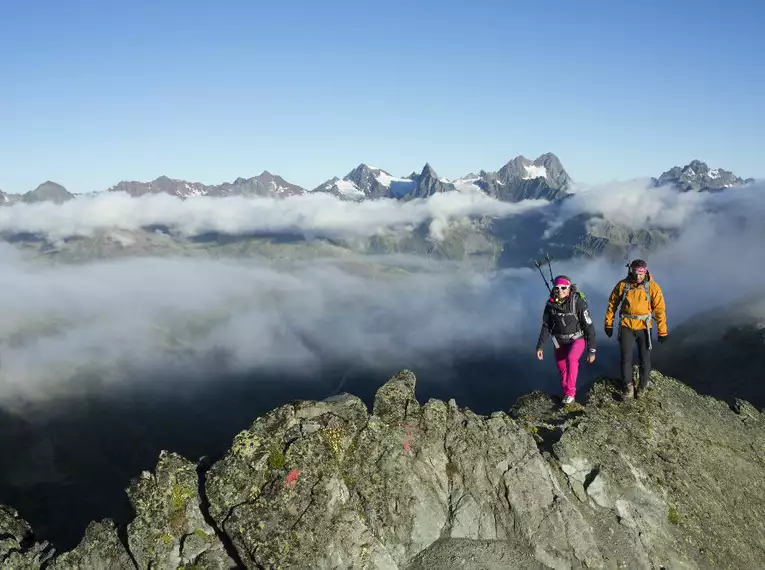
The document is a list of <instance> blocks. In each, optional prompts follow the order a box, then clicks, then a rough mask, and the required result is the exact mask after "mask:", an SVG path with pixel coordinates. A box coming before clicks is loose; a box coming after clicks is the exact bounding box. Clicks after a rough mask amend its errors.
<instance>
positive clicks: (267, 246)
mask: <svg viewBox="0 0 765 570" xmlns="http://www.w3.org/2000/svg"><path fill="white" fill-rule="evenodd" d="M749 182H752V179H751V178H750V179H743V178H741V177H739V176H736V175H735V174H733V173H732V172H730V171H727V170H724V169H721V168H714V169H713V168H710V167H709V166H707V164H705V163H703V162H701V161H698V160H694V161H692V162H690V163H689V164H687V165H686V166H684V167H679V166H676V167H673V168H671V169H669V170H667V171H666V172H664V173H662V174H661V175H660V176H659V177H658V178H651V183H652V184H653V185H654V186H670V187H672V188H674V189H675V190H677V191H678V192H719V191H723V190H725V189H726V188H730V187H732V186H735V185H741V184H747V183H749ZM572 186H573V181H572V179H571V177H570V176H569V174H568V173H567V172H566V170H565V168H564V167H563V165H562V164H561V162H560V160H559V159H558V157H557V156H555V155H554V154H552V153H546V154H543V155H541V156H539V157H538V158H537V159H535V160H530V159H528V158H525V157H523V156H518V157H516V158H514V159H512V160H510V161H509V162H508V163H507V164H505V165H504V166H502V167H501V168H500V169H499V170H497V171H491V172H488V171H485V170H481V171H480V172H479V173H478V174H473V173H471V174H468V175H466V176H463V177H461V178H459V179H456V180H449V179H446V178H442V177H439V176H438V174H437V173H436V172H435V170H434V169H433V167H432V166H431V165H430V164H426V165H425V166H424V167H423V169H422V170H421V171H420V173H419V174H418V173H416V172H413V173H412V174H410V175H409V176H404V177H397V176H393V175H392V174H391V173H390V172H388V171H386V170H383V169H381V168H378V167H375V166H370V165H367V164H361V165H359V166H358V167H356V168H354V169H353V170H351V171H350V172H349V173H348V174H346V175H345V176H344V177H343V178H337V177H335V178H332V179H330V180H327V181H326V182H324V183H323V184H320V185H319V186H318V187H316V188H314V189H312V190H307V189H305V188H302V187H300V186H297V185H295V184H291V183H290V182H288V181H286V180H285V179H284V178H282V177H280V176H277V175H274V174H271V173H270V172H268V171H265V172H263V173H261V174H260V175H258V176H253V177H251V178H237V179H235V180H234V181H233V182H224V183H222V184H218V185H206V184H202V183H199V182H189V181H185V180H177V179H173V178H169V177H167V176H161V177H159V178H157V179H156V180H153V181H151V182H138V181H122V182H119V183H118V184H115V185H114V186H111V187H110V188H108V189H106V190H103V191H101V192H98V193H96V194H100V193H109V192H125V193H127V194H128V195H130V196H133V197H140V196H144V195H148V194H155V195H157V194H163V195H170V196H175V197H178V198H180V199H182V200H187V199H194V198H196V197H199V196H209V197H217V198H223V197H226V196H244V197H254V196H270V197H275V198H286V197H290V196H300V195H309V194H314V193H327V194H330V195H332V196H335V197H337V198H338V199H340V200H343V201H357V202H358V201H364V200H376V199H380V198H392V199H395V200H399V201H409V200H414V199H418V198H420V199H421V198H426V197H429V196H433V195H435V194H440V193H445V192H461V193H468V194H476V195H485V196H490V197H493V198H496V199H498V200H501V201H504V202H520V201H522V200H525V199H541V200H546V201H548V202H549V203H550V207H551V208H553V210H552V211H555V209H556V208H557V207H558V206H560V205H563V204H565V203H566V202H567V200H569V199H571V198H573V196H574V194H573V193H572V191H573V188H572ZM75 198H77V195H75V194H73V193H71V192H69V191H68V190H66V188H64V187H63V186H61V185H60V184H57V183H55V182H51V181H47V182H45V183H43V184H41V185H40V186H38V187H37V188H36V189H34V190H32V191H30V192H27V193H25V194H15V195H14V194H7V195H3V194H0V200H2V201H3V202H4V203H5V205H11V206H12V205H13V204H16V203H37V202H46V201H47V202H53V203H56V204H61V203H64V202H66V201H69V200H72V199H75ZM550 212H551V210H550V209H549V208H542V209H532V210H531V211H528V212H526V213H524V214H522V215H517V216H512V217H510V218H502V217H499V218H494V217H491V216H488V217H473V218H471V219H470V220H469V221H468V222H467V223H463V224H456V225H452V226H450V227H449V228H448V230H447V231H445V233H444V236H443V238H442V239H440V240H437V241H434V240H432V239H430V236H429V230H428V226H429V224H427V223H425V224H420V225H419V226H417V227H415V228H413V229H412V230H411V231H406V232H386V233H385V234H381V235H373V236H371V237H369V238H366V239H355V240H352V241H348V240H340V239H334V238H333V239H329V238H326V237H322V236H321V235H317V236H313V237H311V239H308V238H306V236H303V235H298V234H299V232H297V233H296V234H295V236H292V237H290V238H289V239H285V236H273V235H258V236H245V235H239V236H233V235H217V234H206V235H204V236H195V237H192V238H189V237H184V236H183V235H179V234H177V233H176V232H174V231H173V230H172V228H166V229H164V230H163V229H158V228H154V227H150V228H144V230H124V229H119V230H118V229H116V228H115V229H112V230H108V231H107V230H103V231H98V232H95V233H94V234H93V235H90V236H80V237H77V238H71V239H66V240H64V241H63V242H62V241H58V242H55V243H53V242H51V240H49V239H47V238H46V237H45V236H35V235H30V234H24V233H21V234H20V233H18V232H15V233H14V232H10V233H9V231H5V232H3V235H2V237H3V238H4V239H5V240H7V241H9V242H12V243H14V244H15V245H16V246H17V247H21V248H23V249H25V250H27V251H28V252H31V253H32V254H42V255H43V256H45V257H49V258H56V259H59V260H61V261H66V260H69V261H75V260H78V261H83V260H87V259H92V258H113V257H122V256H134V255H168V254H172V253H178V252H183V254H184V255H223V254H232V255H237V256H251V255H265V256H267V257H270V256H273V255H276V256H278V257H282V256H285V255H288V256H289V257H293V258H294V257H312V256H314V255H343V254H344V253H347V252H348V251H349V250H351V251H354V252H357V253H362V254H367V253H374V254H388V253H412V254H417V255H425V256H428V257H431V258H435V259H449V260H453V261H460V262H467V263H469V264H471V265H474V266H475V265H478V266H489V267H492V266H500V267H514V266H515V267H517V266H525V265H527V264H528V262H529V259H531V258H534V257H535V256H537V255H538V253H539V251H540V250H545V251H548V252H549V253H551V254H552V255H554V256H555V257H556V258H558V259H565V258H570V257H606V258H618V259H621V258H623V257H624V255H626V252H628V251H634V250H636V249H638V250H642V251H644V252H650V251H652V250H654V249H655V248H657V247H659V246H661V245H663V244H666V243H667V242H668V241H671V240H672V239H673V238H674V235H675V234H674V233H673V232H672V231H668V230H662V229H657V228H651V227H646V228H640V229H631V228H628V227H626V226H624V225H621V224H619V223H617V222H616V221H614V220H611V219H606V218H603V217H601V216H591V215H586V214H580V215H577V216H574V217H572V218H570V219H568V220H567V221H566V222H565V223H563V224H562V225H561V226H560V227H558V228H557V229H555V230H553V231H550V228H549V221H550V220H549V215H550Z"/></svg>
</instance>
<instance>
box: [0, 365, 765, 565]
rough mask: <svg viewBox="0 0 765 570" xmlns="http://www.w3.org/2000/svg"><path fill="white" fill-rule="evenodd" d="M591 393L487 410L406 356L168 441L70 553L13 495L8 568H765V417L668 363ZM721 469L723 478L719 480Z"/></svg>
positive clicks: (0, 522)
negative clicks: (433, 391) (639, 383)
mask: <svg viewBox="0 0 765 570" xmlns="http://www.w3.org/2000/svg"><path fill="white" fill-rule="evenodd" d="M652 379H653V381H654V388H653V389H652V390H650V391H649V392H648V394H647V396H646V397H644V398H641V399H640V400H637V401H634V402H629V403H624V402H621V401H619V398H618V396H617V393H618V390H617V388H616V387H615V386H614V385H613V384H612V383H611V382H610V381H608V380H605V379H604V380H600V381H598V382H596V384H595V385H594V386H593V388H592V389H591V390H590V393H589V394H588V397H587V403H586V406H580V405H578V404H575V405H571V406H567V407H566V408H563V409H561V408H560V407H559V406H558V405H557V404H556V403H555V402H553V401H552V400H551V399H550V398H549V397H547V396H545V395H544V394H540V393H532V394H529V395H528V396H526V397H524V398H521V399H520V400H519V401H518V403H517V404H516V405H515V406H514V407H513V408H512V409H511V410H509V411H508V412H504V411H497V412H495V413H492V414H490V415H489V416H479V415H477V414H475V413H473V412H471V411H470V410H469V409H466V408H460V407H459V406H458V405H457V403H456V402H455V401H454V400H450V401H449V402H444V401H441V400H435V399H431V400H429V401H428V402H427V403H425V404H424V405H421V404H420V403H419V402H418V401H417V399H416V397H415V389H416V378H415V376H414V374H413V373H411V372H410V371H401V372H399V373H398V374H396V375H395V376H394V377H393V378H391V379H390V380H389V381H388V382H387V383H385V384H384V385H383V386H382V387H381V388H380V389H379V390H378V391H377V394H376V396H375V399H374V404H373V407H372V411H371V414H370V413H369V410H368V409H367V407H366V405H365V404H364V403H363V402H362V401H361V400H360V399H358V398H356V397H355V396H352V395H350V394H342V395H339V396H334V397H331V398H329V399H326V400H323V401H298V402H292V403H289V404H285V405H283V406H281V407H279V408H277V409H275V410H273V411H271V412H270V413H268V414H266V415H264V416H262V417H259V418H257V419H256V420H255V421H254V423H253V424H252V425H251V427H250V428H249V429H247V430H244V431H242V432H241V433H239V434H238V435H237V436H236V437H235V438H234V440H233V443H232V446H231V448H230V449H229V450H228V453H227V454H226V455H225V457H223V458H222V459H221V460H220V461H218V462H216V463H214V464H212V465H210V464H209V462H206V461H205V460H202V461H200V462H198V463H194V462H192V461H189V460H188V459H186V458H184V457H182V456H180V455H178V454H175V453H170V452H167V451H163V452H162V453H161V454H160V456H159V459H158V461H157V465H156V468H155V470H154V472H153V473H152V472H144V473H142V474H141V475H140V476H139V477H138V478H136V479H135V480H133V481H132V482H131V483H130V485H129V486H128V488H127V495H128V498H129V499H130V502H131V504H132V506H133V510H134V512H135V517H134V519H133V520H132V521H131V522H130V523H129V524H127V526H126V527H124V528H121V527H117V525H115V523H114V522H112V521H111V520H109V519H105V520H102V521H97V522H92V523H91V524H90V526H89V527H88V528H87V530H86V532H85V535H84V537H83V539H82V541H81V543H80V544H79V546H77V547H76V548H74V549H73V550H71V551H69V552H65V553H62V554H56V553H55V551H54V550H53V549H52V547H51V545H49V544H47V543H45V542H44V541H41V540H38V539H37V537H35V536H34V533H33V531H32V529H31V528H30V527H29V525H28V524H26V522H25V521H24V520H23V518H22V516H21V515H20V514H19V513H17V512H16V511H15V510H13V509H12V508H11V507H2V508H0V561H1V562H2V564H3V565H4V567H9V568H29V569H38V568H39V569H42V568H45V569H57V570H64V569H73V568H114V569H134V568H142V569H143V568H145V569H149V568H158V569H165V568H167V569H177V568H186V569H188V568H197V569H202V568H204V569H213V568H215V569H224V568H257V569H262V568H269V569H271V568H298V569H303V568H306V569H307V568H319V569H330V568H331V569H340V568H360V569H380V570H383V569H384V570H403V569H407V570H421V569H422V570H424V569H425V568H440V569H443V570H450V569H456V568H461V569H463V570H470V569H478V568H483V569H487V570H499V569H500V568H508V567H513V568H519V569H556V570H558V569H561V570H562V569H572V568H583V567H587V568H609V569H610V568H630V569H631V568H638V569H646V570H647V569H649V568H650V569H655V568H673V569H675V568H683V569H688V570H690V569H696V568H698V569H702V568H737V569H740V568H756V567H758V565H759V564H760V562H761V561H762V559H763V556H765V543H763V541H762V538H761V537H762V536H763V535H765V498H763V496H762V493H761V489H762V486H763V484H764V483H765V471H763V469H762V465H763V462H765V416H764V415H763V413H762V412H760V411H758V410H757V409H755V408H754V407H753V406H751V405H750V404H748V403H747V402H744V401H740V400H738V401H736V402H735V405H733V406H731V407H729V406H728V405H726V404H725V403H723V402H720V401H717V400H715V399H713V398H710V397H704V396H700V395H698V394H697V393H695V392H694V391H693V390H691V389H690V388H688V387H687V386H686V385H684V384H683V383H681V382H679V381H677V380H675V379H672V378H668V377H665V376H663V375H662V374H660V373H659V372H656V371H655V372H654V373H653V378H652ZM723 483H724V484H723Z"/></svg>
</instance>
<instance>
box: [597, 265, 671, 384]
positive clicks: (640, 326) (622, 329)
mask: <svg viewBox="0 0 765 570" xmlns="http://www.w3.org/2000/svg"><path fill="white" fill-rule="evenodd" d="M627 267H628V268H629V273H628V274H627V277H626V278H624V279H622V280H621V281H619V282H618V283H617V284H616V286H615V287H614V289H613V291H611V295H610V297H609V299H608V307H607V308H606V323H605V333H606V336H608V337H609V338H610V337H611V335H612V334H613V333H614V316H615V314H616V310H617V307H618V309H619V322H618V326H619V334H618V337H617V338H618V339H619V348H620V349H621V373H622V383H623V385H624V393H623V395H624V398H625V399H629V398H632V397H633V396H641V395H643V393H644V392H645V390H646V389H647V388H649V387H650V376H651V348H652V342H651V329H652V323H651V317H654V318H655V319H656V328H657V332H658V337H659V342H660V343H661V342H664V341H666V340H667V336H668V332H667V310H666V305H665V303H664V294H663V293H662V291H661V287H659V284H658V283H656V281H654V280H653V279H652V278H651V274H650V273H649V272H648V265H647V264H646V262H645V261H643V260H642V259H635V260H634V261H633V262H632V263H630V264H629V265H628V266H627ZM636 341H637V346H638V358H639V359H640V384H639V385H638V389H637V393H636V392H635V385H634V383H633V381H632V352H633V349H634V346H635V342H636Z"/></svg>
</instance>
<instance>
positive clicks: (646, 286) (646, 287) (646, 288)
mask: <svg viewBox="0 0 765 570" xmlns="http://www.w3.org/2000/svg"><path fill="white" fill-rule="evenodd" d="M650 288H651V274H650V273H646V276H645V279H643V282H642V283H639V284H633V283H632V282H631V281H629V280H627V281H626V282H625V283H624V289H623V290H622V296H621V298H620V299H619V321H618V322H619V323H621V321H622V319H623V318H625V317H626V318H632V319H639V320H641V321H645V326H646V329H648V348H649V350H650V349H651V348H652V343H651V328H652V327H651V318H652V316H653V304H652V303H651V293H650ZM632 289H642V290H643V292H644V293H645V300H646V301H647V302H648V310H649V311H650V312H649V313H648V315H629V314H628V315H624V314H622V308H623V306H624V299H625V298H626V297H627V293H628V292H629V291H631V290H632ZM619 328H620V329H621V327H619Z"/></svg>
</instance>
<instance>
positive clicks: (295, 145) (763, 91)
mask: <svg viewBox="0 0 765 570" xmlns="http://www.w3.org/2000/svg"><path fill="white" fill-rule="evenodd" d="M763 19H765V4H763V3H758V2H755V1H752V2H747V3H743V2H737V1H733V0H731V1H726V2H707V3H706V4H702V3H700V2H689V1H685V0H671V1H670V0H662V1H656V0H643V1H641V2H613V1H609V2H605V1H600V0H598V1H595V0H593V1H584V2H572V1H570V0H565V1H564V0H560V1H537V2H522V3H521V2H511V1H507V2H493V1H479V0H476V1H475V2H466V1H463V2H454V3H447V2H443V1H440V2H430V1H427V2H426V1H415V0H408V1H398V0H387V1H385V2H369V1H362V0H356V1H355V2H333V1H326V2H316V1H310V2H309V1H300V2H298V1H291V0H282V1H280V2H278V3H277V2H257V1H255V0H250V1H225V0H220V1H218V2H209V1H207V2H202V1H197V0H185V1H182V2H181V1H176V0H163V1H162V2H156V1H149V0H133V1H132V2H105V1H103V0H101V1H98V2H97V1H87V2H86V1H83V0H69V1H68V2H60V1H58V0H45V1H33V0H27V1H24V2H3V3H2V4H0V189H2V190H5V191H6V192H24V191H27V190H30V189H32V188H34V187H35V186H37V184H39V183H40V182H43V181H44V180H47V179H51V180H55V181H57V182H60V183H62V184H64V186H66V187H67V188H68V189H69V190H71V191H74V192H87V191H92V190H100V189H103V188H106V187H108V186H110V185H111V184H113V183H116V182H117V181H119V180H123V179H128V180H150V179H153V178H156V177H157V176H159V175H162V174H166V175H168V176H171V177H176V178H184V179H187V180H195V181H201V182H206V183H218V182H223V181H225V180H232V179H234V178H236V177H237V176H252V175H255V174H258V173H260V172H261V171H263V170H269V171H271V172H274V173H278V174H281V175H282V176H284V177H285V178H286V179H287V180H289V181H291V182H294V183H296V184H300V185H303V186H306V187H314V186H317V185H318V184H320V183H321V182H323V181H324V180H326V179H328V178H331V177H332V176H335V175H338V176H343V175H344V174H346V173H347V172H348V171H349V170H351V169H352V168H353V167H355V166H356V165H358V164H359V163H361V162H366V163H368V164H372V165H375V166H379V167H381V168H385V169H386V170H389V171H390V172H392V173H393V174H394V175H406V174H408V173H410V172H411V171H413V170H418V171H419V170H420V169H421V168H422V166H423V165H424V163H425V162H426V161H428V162H430V163H431V164H432V165H433V167H434V168H435V169H436V171H437V172H438V173H439V174H440V175H441V176H447V177H458V176H460V175H463V174H466V173H467V172H470V171H478V170H480V169H481V168H484V169H486V170H493V169H498V168H499V167H501V166H502V165H503V164H504V163H505V162H507V161H508V160H509V159H511V158H512V157H514V156H516V155H519V154H523V155H525V156H527V157H530V158H535V157H536V156H538V155H539V154H541V153H544V152H547V151H552V152H555V153H556V154H557V155H558V156H559V157H560V159H561V160H562V162H563V164H564V166H565V167H566V169H567V170H568V171H569V173H570V174H571V176H572V177H573V178H574V179H575V180H576V181H577V182H583V183H600V182H605V181H609V180H613V179H625V178H632V177H636V176H648V175H658V174H660V173H661V172H662V171H663V170H665V169H667V168H669V167H671V166H673V165H675V164H686V163H687V162H689V161H690V160H691V159H693V158H699V159H702V160H705V161H706V162H708V163H709V164H710V165H712V166H718V167H723V168H727V169H730V170H733V171H734V172H736V173H737V174H739V175H741V176H753V177H763V176H765V161H763V157H765V142H763V141H765V137H764V136H763V135H765V111H764V110H763V109H764V108H765V105H764V104H763V101H765V73H764V72H765V57H763V55H762V54H765V35H763V34H762V30H761V22H762V21H763Z"/></svg>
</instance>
